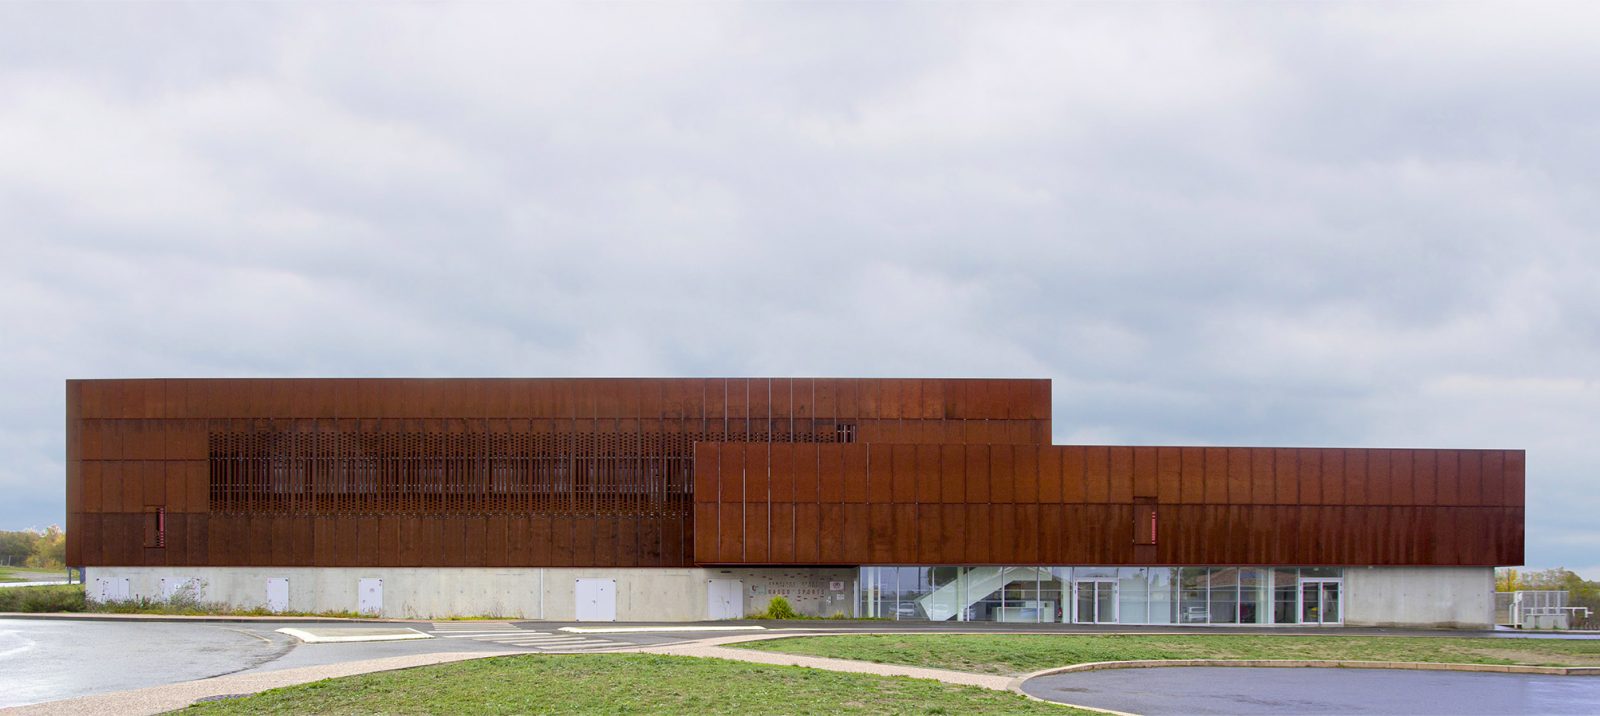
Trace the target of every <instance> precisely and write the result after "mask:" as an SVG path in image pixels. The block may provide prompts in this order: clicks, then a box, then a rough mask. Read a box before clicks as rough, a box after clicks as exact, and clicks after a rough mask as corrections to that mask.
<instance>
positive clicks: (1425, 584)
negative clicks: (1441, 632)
mask: <svg viewBox="0 0 1600 716" xmlns="http://www.w3.org/2000/svg"><path fill="white" fill-rule="evenodd" d="M1344 599H1345V604H1344V609H1345V613H1344V623H1345V625H1346V626H1385V627H1387V626H1403V627H1438V628H1450V629H1492V628H1494V568H1493V567H1346V568H1345V569H1344Z"/></svg>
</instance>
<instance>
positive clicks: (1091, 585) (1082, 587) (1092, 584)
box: [1072, 579, 1117, 624]
mask: <svg viewBox="0 0 1600 716" xmlns="http://www.w3.org/2000/svg"><path fill="white" fill-rule="evenodd" d="M1072 593H1073V600H1072V602H1073V610H1072V621H1073V623H1075V624H1116V623H1117V580H1115V579H1080V580H1078V581H1076V582H1073V583H1072Z"/></svg>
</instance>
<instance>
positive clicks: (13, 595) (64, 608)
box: [0, 584, 85, 612]
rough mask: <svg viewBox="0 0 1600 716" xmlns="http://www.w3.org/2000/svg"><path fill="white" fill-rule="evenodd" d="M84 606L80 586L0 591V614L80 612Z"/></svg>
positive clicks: (62, 585)
mask: <svg viewBox="0 0 1600 716" xmlns="http://www.w3.org/2000/svg"><path fill="white" fill-rule="evenodd" d="M84 606H85V604H84V598H83V585H81V584H59V585H51V586H47V587H7V588H5V589H0V612H81V611H83V610H84Z"/></svg>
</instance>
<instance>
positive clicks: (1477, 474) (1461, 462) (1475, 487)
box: [1456, 450, 1484, 506]
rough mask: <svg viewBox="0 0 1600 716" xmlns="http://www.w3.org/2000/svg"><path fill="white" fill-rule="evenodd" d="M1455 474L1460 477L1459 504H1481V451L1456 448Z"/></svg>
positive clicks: (1482, 502)
mask: <svg viewBox="0 0 1600 716" xmlns="http://www.w3.org/2000/svg"><path fill="white" fill-rule="evenodd" d="M1456 460H1457V467H1456V469H1457V471H1458V472H1457V474H1458V475H1459V477H1460V491H1461V492H1460V497H1461V504H1463V505H1472V506H1482V505H1483V504H1484V501H1483V492H1484V491H1483V451H1482V450H1457V451H1456Z"/></svg>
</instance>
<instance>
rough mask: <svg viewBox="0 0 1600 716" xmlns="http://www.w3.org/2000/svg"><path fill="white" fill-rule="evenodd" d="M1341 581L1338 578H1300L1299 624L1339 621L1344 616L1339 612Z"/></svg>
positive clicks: (1336, 622) (1335, 622) (1334, 622)
mask: <svg viewBox="0 0 1600 716" xmlns="http://www.w3.org/2000/svg"><path fill="white" fill-rule="evenodd" d="M1341 581H1342V580H1338V579H1302V580H1300V623H1301V624H1339V623H1341V621H1342V620H1343V617H1344V615H1343V614H1341V613H1340V611H1341V610H1340V599H1339V598H1340V596H1341V595H1340V590H1341V588H1342V585H1341V584H1340V582H1341Z"/></svg>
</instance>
